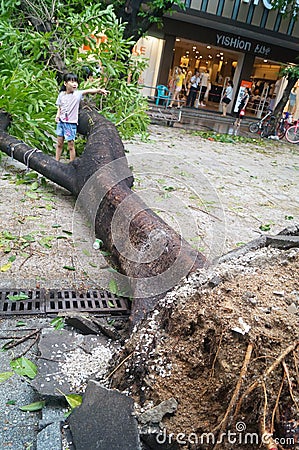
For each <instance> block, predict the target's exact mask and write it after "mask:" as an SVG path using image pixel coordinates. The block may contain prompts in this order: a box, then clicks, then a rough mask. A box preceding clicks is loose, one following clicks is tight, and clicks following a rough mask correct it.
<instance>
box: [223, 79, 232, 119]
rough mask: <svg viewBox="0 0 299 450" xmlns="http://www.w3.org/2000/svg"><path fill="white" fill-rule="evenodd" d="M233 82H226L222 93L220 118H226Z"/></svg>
mask: <svg viewBox="0 0 299 450" xmlns="http://www.w3.org/2000/svg"><path fill="white" fill-rule="evenodd" d="M233 87H234V85H233V82H232V81H231V80H228V82H227V87H226V89H225V91H224V95H223V97H222V100H221V103H222V114H221V115H222V116H223V117H225V116H226V112H227V107H228V105H229V104H230V102H231V101H232V99H233Z"/></svg>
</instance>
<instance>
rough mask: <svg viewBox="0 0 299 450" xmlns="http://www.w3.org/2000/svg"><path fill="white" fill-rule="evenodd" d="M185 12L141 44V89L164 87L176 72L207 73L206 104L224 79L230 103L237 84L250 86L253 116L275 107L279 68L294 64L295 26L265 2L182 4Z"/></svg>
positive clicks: (298, 51) (298, 24) (196, 0)
mask: <svg viewBox="0 0 299 450" xmlns="http://www.w3.org/2000/svg"><path fill="white" fill-rule="evenodd" d="M185 6H186V9H185V10H184V11H182V10H176V11H175V12H174V13H173V14H172V15H168V16H167V17H165V19H164V26H163V28H162V29H156V28H152V29H151V30H150V33H149V34H150V37H149V38H147V39H145V40H143V47H144V48H145V49H146V50H145V55H146V56H147V57H148V58H149V61H150V68H149V70H148V72H147V73H145V79H144V84H145V85H147V86H155V85H157V84H165V85H167V84H168V82H169V77H170V76H171V73H172V71H173V70H174V68H175V67H176V66H181V67H183V68H184V69H185V72H186V73H188V72H189V73H193V72H194V70H195V69H198V70H199V71H200V72H202V71H208V72H209V77H210V97H209V99H210V100H211V101H214V102H216V103H217V101H218V102H219V100H220V98H221V94H222V92H223V87H224V86H225V83H226V81H227V79H231V80H233V82H234V86H235V89H234V98H236V97H237V95H238V92H239V88H240V86H241V85H242V82H248V83H250V85H251V86H252V88H253V90H254V91H255V93H256V97H257V101H256V103H255V104H254V105H251V106H252V111H253V113H257V114H258V113H260V112H261V110H262V109H263V108H264V107H266V106H269V103H270V102H271V100H272V104H273V99H276V101H277V99H279V97H280V94H281V93H282V90H283V88H284V86H285V80H284V79H282V78H281V76H280V70H281V67H283V66H284V65H288V64H299V59H297V58H298V57H299V20H295V18H294V17H287V18H284V17H283V15H282V13H281V11H278V10H273V9H272V6H271V3H270V1H268V0H186V3H185ZM149 47H150V51H149ZM152 54H153V56H152ZM147 94H150V88H148V92H147ZM231 108H234V103H232V105H231Z"/></svg>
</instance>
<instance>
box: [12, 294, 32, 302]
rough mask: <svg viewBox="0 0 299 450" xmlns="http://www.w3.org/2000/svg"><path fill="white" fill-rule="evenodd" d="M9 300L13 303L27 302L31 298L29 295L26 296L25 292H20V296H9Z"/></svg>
mask: <svg viewBox="0 0 299 450" xmlns="http://www.w3.org/2000/svg"><path fill="white" fill-rule="evenodd" d="M7 298H8V300H11V301H12V302H17V301H19V300H27V299H28V298H29V297H28V295H27V294H24V292H20V293H19V294H16V295H8V296H7Z"/></svg>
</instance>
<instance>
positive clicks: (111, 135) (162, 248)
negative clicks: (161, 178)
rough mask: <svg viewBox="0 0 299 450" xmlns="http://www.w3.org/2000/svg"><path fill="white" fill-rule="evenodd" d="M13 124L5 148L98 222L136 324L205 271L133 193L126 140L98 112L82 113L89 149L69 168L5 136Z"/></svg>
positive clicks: (0, 135) (1, 144) (0, 140)
mask: <svg viewBox="0 0 299 450" xmlns="http://www.w3.org/2000/svg"><path fill="white" fill-rule="evenodd" d="M8 122H9V120H7V116H6V115H5V114H2V127H1V131H0V150H2V151H3V152H5V153H6V154H8V155H10V156H13V157H14V158H15V159H17V160H18V161H21V162H22V163H24V164H25V165H27V167H30V168H32V169H33V170H36V171H37V172H39V173H40V174H42V175H44V176H45V177H46V178H48V179H49V180H52V181H54V182H55V183H57V184H59V185H60V186H62V187H64V188H65V189H68V190H69V191H70V192H71V193H72V194H73V195H74V196H76V197H78V200H79V203H80V206H81V207H82V208H83V209H84V212H85V214H88V216H89V219H90V220H91V223H94V227H95V235H96V236H97V237H98V238H100V239H101V240H102V241H103V243H104V246H105V248H106V249H107V250H108V251H109V253H110V255H111V256H110V261H111V264H113V266H114V267H115V268H116V269H117V270H118V271H119V272H120V274H121V275H122V276H121V277H120V286H119V289H120V291H121V292H125V294H126V295H128V296H131V297H133V298H134V299H135V301H134V302H133V312H132V319H133V322H137V321H139V320H140V319H141V318H142V317H143V316H144V314H145V313H146V312H147V311H149V310H150V309H152V307H153V306H154V305H155V302H156V300H157V299H158V298H160V297H161V295H164V294H165V292H166V291H167V290H169V289H171V288H172V287H174V286H175V285H176V284H177V283H178V282H179V281H180V280H181V279H182V278H183V277H184V276H185V275H187V274H188V273H190V272H191V271H192V270H195V269H197V268H199V267H203V265H204V264H205V262H206V261H205V258H204V256H203V255H201V254H200V253H198V252H197V251H196V250H194V249H193V247H191V246H190V245H189V244H188V243H187V242H186V241H185V240H184V239H182V238H181V237H180V236H179V234H177V233H176V232H175V231H174V230H173V229H172V228H171V227H169V226H168V225H167V224H166V223H165V222H164V221H163V220H162V219H161V218H159V216H157V215H156V214H155V213H154V212H153V211H151V210H150V209H149V208H148V207H147V206H146V205H145V204H144V203H143V201H142V200H141V199H140V198H139V197H138V196H137V195H136V194H134V193H133V192H132V191H131V189H130V187H131V186H132V173H131V171H130V170H129V168H128V164H127V160H126V157H125V153H124V147H123V144H122V141H121V139H120V137H119V134H118V132H117V130H116V128H115V126H114V125H113V124H112V123H111V122H109V121H108V120H107V119H105V118H103V117H102V116H101V115H100V114H99V113H98V112H97V111H95V110H90V108H88V109H83V110H82V111H81V114H80V122H79V127H80V131H81V133H84V134H86V135H87V142H86V146H85V151H84V153H83V154H82V156H81V157H80V158H77V159H76V160H75V161H74V162H72V163H69V164H64V163H62V162H57V161H55V160H54V158H53V157H51V156H49V155H46V154H45V153H43V152H42V151H40V150H37V149H36V148H32V147H30V146H28V145H27V144H26V143H24V142H22V141H20V140H18V139H16V138H14V137H13V136H11V135H9V134H8V133H6V132H5V131H4V128H5V127H6V126H7V124H8Z"/></svg>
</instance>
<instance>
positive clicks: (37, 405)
mask: <svg viewBox="0 0 299 450" xmlns="http://www.w3.org/2000/svg"><path fill="white" fill-rule="evenodd" d="M45 404H46V402H45V401H40V402H34V403H29V404H28V405H24V406H20V407H19V409H20V410H21V411H29V412H33V411H40V410H41V409H43V407H44V406H45Z"/></svg>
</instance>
